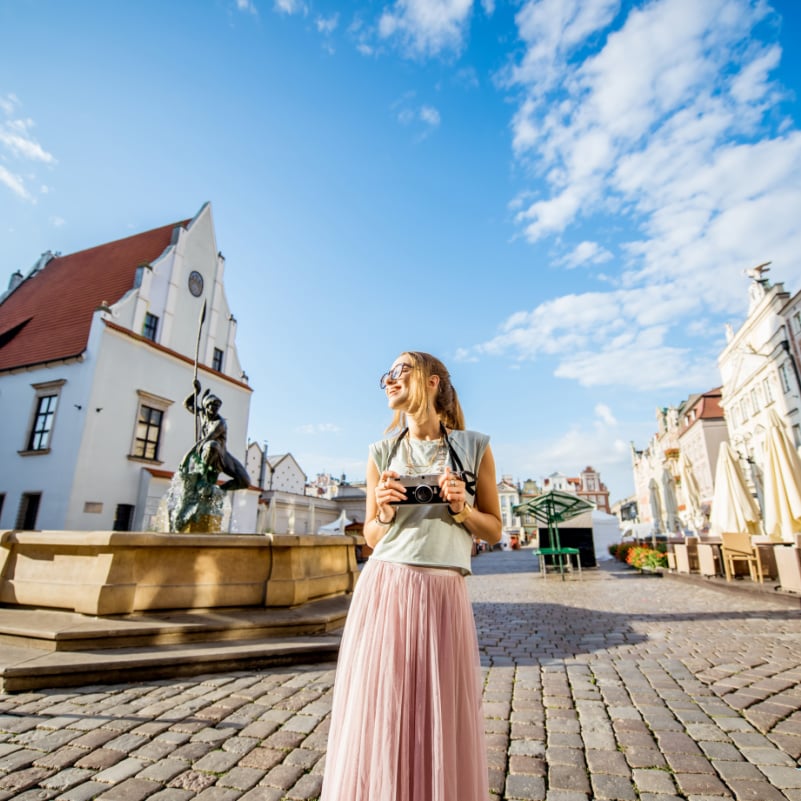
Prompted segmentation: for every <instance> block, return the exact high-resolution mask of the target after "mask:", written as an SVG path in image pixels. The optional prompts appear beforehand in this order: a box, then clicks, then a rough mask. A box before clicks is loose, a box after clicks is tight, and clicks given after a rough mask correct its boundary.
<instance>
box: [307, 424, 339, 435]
mask: <svg viewBox="0 0 801 801" xmlns="http://www.w3.org/2000/svg"><path fill="white" fill-rule="evenodd" d="M297 431H298V433H300V434H336V433H338V432H340V431H342V429H341V428H340V427H339V426H338V425H336V424H335V423H307V424H306V425H302V426H299V427H298V428H297Z"/></svg>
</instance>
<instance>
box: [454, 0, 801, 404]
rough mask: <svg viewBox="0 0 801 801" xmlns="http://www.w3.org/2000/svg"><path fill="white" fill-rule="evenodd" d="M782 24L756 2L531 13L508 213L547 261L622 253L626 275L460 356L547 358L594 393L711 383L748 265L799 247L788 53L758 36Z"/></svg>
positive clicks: (526, 16)
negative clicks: (548, 251)
mask: <svg viewBox="0 0 801 801" xmlns="http://www.w3.org/2000/svg"><path fill="white" fill-rule="evenodd" d="M771 13H772V12H771V10H770V7H769V6H768V5H767V3H763V2H751V0H705V2H703V3H698V2H696V0H653V1H652V2H644V1H643V2H638V3H637V4H636V5H633V4H625V5H624V4H621V3H619V2H618V1H617V0H531V1H530V2H526V3H524V5H523V6H522V7H521V9H520V11H519V12H518V14H517V17H516V20H517V26H518V33H519V37H520V40H521V42H522V44H523V51H522V55H520V56H518V57H517V58H516V60H515V62H514V63H513V64H511V65H510V66H509V67H508V69H507V70H506V71H505V72H504V74H503V76H502V77H503V80H504V82H505V86H506V87H507V88H508V89H510V90H513V91H515V92H516V93H517V109H516V111H515V112H514V113H513V116H512V120H511V134H512V148H513V152H514V154H515V156H516V157H517V159H518V160H519V161H520V162H521V164H522V165H523V166H524V167H525V168H526V169H528V170H529V171H530V173H529V174H530V175H531V184H530V187H529V188H528V189H526V190H523V191H521V192H519V193H518V195H517V197H516V198H515V199H514V200H513V201H512V202H511V203H510V210H511V211H512V213H513V214H514V219H515V221H516V222H517V224H518V226H519V228H520V231H521V233H522V234H523V235H524V236H525V237H526V238H527V239H528V240H529V241H530V242H531V243H538V242H542V241H545V240H548V241H551V242H552V243H553V247H552V251H553V252H554V254H555V255H554V256H553V257H552V265H553V266H554V267H561V268H562V269H573V268H575V267H577V266H579V265H592V264H601V263H605V262H609V261H611V260H612V253H613V252H614V253H616V254H617V253H619V254H621V259H620V264H621V267H622V269H621V271H620V272H619V273H618V274H617V275H614V276H606V279H607V280H608V281H609V284H610V288H609V290H608V291H604V292H588V293H583V294H576V295H567V296H562V297H555V298H552V299H549V300H544V301H543V302H541V303H540V304H539V305H537V306H535V307H534V308H533V309H531V310H530V311H526V312H518V313H516V314H513V315H510V316H509V318H507V320H506V321H505V322H503V323H502V324H501V325H500V326H499V332H498V334H497V335H496V336H495V337H493V338H492V339H490V340H489V341H487V342H484V343H481V344H479V345H477V346H475V347H473V348H464V349H463V353H462V358H463V359H469V358H477V357H480V356H482V355H492V356H503V357H506V358H509V359H511V360H514V361H515V362H517V363H520V362H525V361H528V360H533V359H549V360H551V361H552V362H553V370H554V373H555V375H557V376H560V377H563V378H567V379H570V380H573V381H576V382H578V383H580V384H582V385H584V386H591V387H597V386H601V385H611V384H616V385H620V386H627V387H632V388H640V389H642V388H647V389H653V388H656V387H676V388H682V387H686V386H693V385H695V387H696V388H697V389H699V390H705V389H708V388H710V387H712V386H714V385H715V384H716V382H717V380H718V375H717V369H716V363H715V355H716V352H718V351H719V345H720V339H721V335H722V331H723V322H724V321H726V320H728V319H729V318H730V317H731V316H732V315H734V314H740V313H742V311H743V310H744V306H745V303H746V289H747V284H746V282H745V280H744V279H743V277H742V270H743V268H745V267H750V266H753V265H754V264H757V263H759V262H761V261H766V260H768V259H772V260H773V262H774V264H779V263H783V264H784V272H785V274H786V272H787V271H788V270H791V269H794V268H795V265H796V263H797V253H798V252H799V249H801V229H799V226H798V225H797V220H798V217H799V211H801V132H799V131H798V130H796V128H795V127H794V126H792V124H791V123H788V121H787V120H785V119H782V118H781V116H780V109H779V108H778V107H777V102H778V101H779V100H780V99H782V98H783V92H782V89H781V87H778V86H777V85H776V84H775V83H774V81H773V79H772V77H771V76H772V71H773V70H774V69H775V68H776V66H777V65H778V63H779V60H780V55H781V49H780V47H779V46H778V44H776V43H775V42H773V41H770V37H771V36H772V35H773V34H772V33H771V30H772V29H771V27H770V26H762V27H761V28H759V29H757V27H756V26H757V24H758V23H760V22H763V21H764V20H765V18H766V16H768V15H769V14H771ZM763 37H766V38H763ZM574 229H575V230H580V232H581V235H582V237H583V240H580V244H578V245H575V244H573V245H572V247H571V246H568V244H567V242H568V241H569V234H570V233H572V232H573V230H574ZM570 238H572V237H570ZM573 242H575V239H573ZM779 280H780V279H779ZM699 321H703V324H701V323H700V322H699ZM715 331H717V332H718V335H717V336H715V335H714V334H712V336H711V337H710V333H711V332H715ZM694 336H696V337H698V339H694ZM698 341H700V342H701V346H700V347H699V346H698V344H697V343H698Z"/></svg>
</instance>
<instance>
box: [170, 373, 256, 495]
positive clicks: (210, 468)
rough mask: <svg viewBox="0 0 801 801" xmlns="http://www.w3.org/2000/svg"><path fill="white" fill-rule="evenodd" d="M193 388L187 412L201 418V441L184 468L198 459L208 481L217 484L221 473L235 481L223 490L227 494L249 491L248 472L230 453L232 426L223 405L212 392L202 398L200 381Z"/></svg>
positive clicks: (189, 454)
mask: <svg viewBox="0 0 801 801" xmlns="http://www.w3.org/2000/svg"><path fill="white" fill-rule="evenodd" d="M192 385H193V387H194V392H193V393H192V394H191V395H187V397H186V399H185V400H184V408H185V409H186V410H187V411H188V412H191V413H192V414H195V415H197V417H198V418H199V420H200V438H199V439H198V441H197V442H196V443H195V444H194V445H193V446H192V448H191V450H190V451H189V452H188V453H187V454H186V456H184V458H183V459H182V460H181V468H182V469H183V467H184V466H185V465H188V464H189V461H190V459H191V458H192V456H194V457H196V458H197V459H199V460H200V462H201V463H202V464H203V466H204V473H205V477H206V479H207V480H208V481H215V482H216V480H217V476H218V475H219V474H220V473H223V474H225V475H226V476H230V477H231V478H230V480H229V481H226V482H225V483H224V484H223V485H222V486H221V487H220V489H222V490H223V492H232V491H233V490H238V489H246V488H247V487H249V486H250V476H249V475H248V471H247V470H245V467H244V465H242V463H241V462H239V461H238V460H237V459H235V458H234V457H233V456H231V454H230V453H229V452H228V450H227V445H228V423H226V422H225V418H224V417H223V416H222V415H221V414H220V406H222V401H221V400H220V399H219V398H218V397H217V396H216V395H214V394H212V393H211V392H209V390H208V389H207V390H205V391H204V392H203V394H202V395H200V381H198V380H197V379H195V380H194V381H193V382H192ZM198 397H200V403H199V404H197V398H198Z"/></svg>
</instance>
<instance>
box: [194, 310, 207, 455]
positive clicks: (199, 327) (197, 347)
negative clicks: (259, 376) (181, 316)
mask: <svg viewBox="0 0 801 801" xmlns="http://www.w3.org/2000/svg"><path fill="white" fill-rule="evenodd" d="M205 319H206V301H205V299H204V301H203V308H202V309H201V310H200V320H199V321H198V324H197V343H196V344H195V375H194V379H193V381H192V387H193V388H194V390H195V442H197V441H198V440H199V439H200V431H199V430H198V420H199V413H198V408H197V361H198V358H199V356H200V332H201V331H202V330H203V321H204V320H205Z"/></svg>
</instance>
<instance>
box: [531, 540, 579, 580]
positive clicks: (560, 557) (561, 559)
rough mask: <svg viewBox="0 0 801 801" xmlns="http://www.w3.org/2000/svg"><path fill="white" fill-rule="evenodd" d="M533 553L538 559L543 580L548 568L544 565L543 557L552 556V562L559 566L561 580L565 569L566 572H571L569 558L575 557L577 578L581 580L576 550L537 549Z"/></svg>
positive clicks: (577, 551)
mask: <svg viewBox="0 0 801 801" xmlns="http://www.w3.org/2000/svg"><path fill="white" fill-rule="evenodd" d="M535 553H536V554H537V555H538V556H539V558H540V573H542V577H543V578H545V577H546V576H547V575H548V567H547V565H546V564H545V559H544V557H546V556H553V557H554V560H555V561H556V562H557V564H558V566H559V573H560V575H561V576H562V579H564V577H565V569H567V571H568V572H571V571H572V570H573V565H572V564H571V563H570V557H571V556H575V557H576V567H577V568H578V574H579V578H581V557H580V552H579V549H578V548H537V549H536V551H535Z"/></svg>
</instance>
